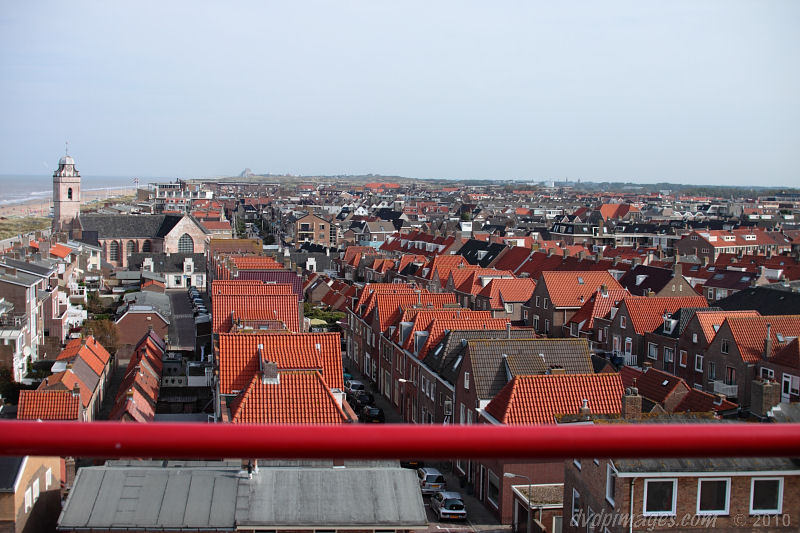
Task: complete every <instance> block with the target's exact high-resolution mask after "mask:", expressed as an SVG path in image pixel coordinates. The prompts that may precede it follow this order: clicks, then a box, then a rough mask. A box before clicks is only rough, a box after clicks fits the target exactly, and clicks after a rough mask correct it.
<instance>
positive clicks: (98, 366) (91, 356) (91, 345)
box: [56, 335, 111, 376]
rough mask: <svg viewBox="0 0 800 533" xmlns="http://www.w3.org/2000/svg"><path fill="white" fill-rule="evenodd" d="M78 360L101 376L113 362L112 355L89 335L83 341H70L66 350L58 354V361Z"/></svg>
mask: <svg viewBox="0 0 800 533" xmlns="http://www.w3.org/2000/svg"><path fill="white" fill-rule="evenodd" d="M76 358H80V359H82V360H83V361H84V362H86V364H87V365H89V367H90V368H91V369H92V370H93V371H94V373H95V374H97V375H98V376H99V375H102V373H103V370H104V369H105V367H106V365H107V364H108V362H109V361H110V360H111V354H109V353H108V351H106V349H105V348H103V345H102V344H100V343H99V342H97V340H95V338H94V337H93V336H91V335H89V336H88V337H86V338H83V339H72V340H71V341H69V342H68V343H67V346H66V347H65V348H64V350H62V352H61V353H60V354H58V356H57V357H56V360H58V361H62V360H74V359H76Z"/></svg>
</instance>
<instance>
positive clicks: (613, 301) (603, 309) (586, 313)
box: [568, 289, 631, 331]
mask: <svg viewBox="0 0 800 533" xmlns="http://www.w3.org/2000/svg"><path fill="white" fill-rule="evenodd" d="M630 295H631V294H630V293H629V292H628V291H627V289H622V290H619V289H615V290H608V291H606V292H605V293H601V292H600V291H595V292H594V294H592V296H591V297H590V298H589V300H588V301H587V302H586V303H584V304H583V307H581V308H580V309H579V310H578V312H576V313H575V314H574V315H572V318H571V319H570V320H569V322H568V324H572V323H575V324H578V325H579V327H580V329H581V331H589V330H591V329H593V328H594V319H595V318H602V317H604V316H606V315H607V314H608V313H610V312H611V308H612V307H616V306H617V305H619V302H620V301H622V299H623V298H625V297H626V296H630Z"/></svg>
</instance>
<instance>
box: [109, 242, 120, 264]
mask: <svg viewBox="0 0 800 533" xmlns="http://www.w3.org/2000/svg"><path fill="white" fill-rule="evenodd" d="M108 260H109V261H119V243H118V242H117V241H111V244H109V245H108Z"/></svg>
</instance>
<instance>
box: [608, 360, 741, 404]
mask: <svg viewBox="0 0 800 533" xmlns="http://www.w3.org/2000/svg"><path fill="white" fill-rule="evenodd" d="M619 374H620V377H622V383H623V385H625V387H626V388H628V387H635V388H636V389H637V390H638V391H639V394H640V395H641V396H642V413H685V412H700V413H708V412H713V413H714V414H716V415H718V416H722V415H735V414H736V413H737V411H738V407H739V406H738V405H736V404H735V403H733V402H731V401H728V400H727V399H725V397H724V396H722V395H714V394H710V393H708V392H704V391H700V390H697V389H695V388H693V387H690V386H689V385H688V384H687V383H686V382H685V381H684V380H682V379H681V378H679V377H677V376H674V375H672V374H670V373H668V372H665V371H663V370H658V369H656V368H652V367H649V366H647V365H645V367H644V368H642V369H641V370H639V369H637V368H633V367H630V366H624V367H622V368H621V369H620V371H619Z"/></svg>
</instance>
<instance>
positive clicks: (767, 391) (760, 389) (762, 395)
mask: <svg viewBox="0 0 800 533" xmlns="http://www.w3.org/2000/svg"><path fill="white" fill-rule="evenodd" d="M779 403H781V386H780V384H779V383H778V382H777V381H772V380H769V379H756V380H754V381H753V386H752V389H751V392H750V412H751V413H752V414H754V415H756V416H757V417H759V418H766V416H767V413H769V410H770V409H772V408H773V407H775V406H776V405H778V404H779Z"/></svg>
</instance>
